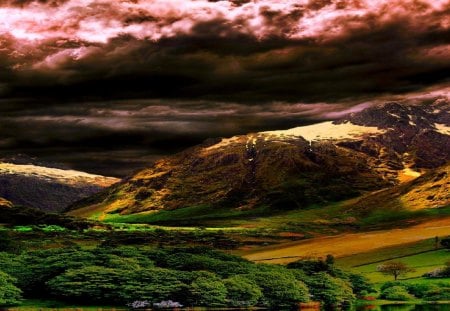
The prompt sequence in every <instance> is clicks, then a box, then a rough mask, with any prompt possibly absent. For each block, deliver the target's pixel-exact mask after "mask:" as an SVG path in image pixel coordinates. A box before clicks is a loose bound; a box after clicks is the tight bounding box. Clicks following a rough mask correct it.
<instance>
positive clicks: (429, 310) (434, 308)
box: [356, 304, 450, 311]
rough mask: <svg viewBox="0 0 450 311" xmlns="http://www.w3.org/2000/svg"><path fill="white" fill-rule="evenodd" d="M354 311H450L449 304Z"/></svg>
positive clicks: (371, 308)
mask: <svg viewBox="0 0 450 311" xmlns="http://www.w3.org/2000/svg"><path fill="white" fill-rule="evenodd" d="M356 311H450V304H426V305H384V306H370V305H369V306H361V307H358V308H357V309H356Z"/></svg>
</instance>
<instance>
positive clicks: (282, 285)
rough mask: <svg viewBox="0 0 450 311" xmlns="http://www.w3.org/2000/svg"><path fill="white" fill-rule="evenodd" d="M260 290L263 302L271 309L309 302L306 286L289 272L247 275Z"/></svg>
mask: <svg viewBox="0 0 450 311" xmlns="http://www.w3.org/2000/svg"><path fill="white" fill-rule="evenodd" d="M246 277H248V278H249V279H253V280H254V281H255V282H256V284H257V285H258V286H259V287H260V288H261V289H262V292H263V302H264V303H265V304H266V305H268V306H271V307H290V306H294V305H297V304H298V303H299V302H306V301H308V300H309V292H308V288H307V287H306V285H305V284H304V283H303V282H301V281H298V280H297V279H296V278H295V277H294V275H293V274H292V273H290V271H289V270H286V269H276V270H275V269H274V270H273V271H263V272H255V273H252V274H251V275H247V276H246Z"/></svg>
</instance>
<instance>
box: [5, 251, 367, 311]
mask: <svg viewBox="0 0 450 311" xmlns="http://www.w3.org/2000/svg"><path fill="white" fill-rule="evenodd" d="M331 259H332V258H331ZM331 259H330V258H328V260H326V261H316V260H310V261H301V262H297V263H293V264H290V265H288V266H287V267H284V266H278V265H267V264H255V263H252V262H249V261H247V260H245V259H242V258H240V257H236V256H233V255H229V254H226V253H223V252H219V251H216V250H213V249H210V248H205V247H190V248H149V249H143V248H135V247H130V246H117V247H98V248H95V249H82V248H79V247H70V248H59V249H47V250H36V251H29V252H24V253H22V254H20V255H17V254H11V253H7V252H1V253H0V271H2V272H0V304H16V303H18V302H19V300H20V297H24V298H39V299H57V300H63V301H67V302H70V303H78V304H80V303H83V304H105V305H117V306H119V305H125V304H128V303H131V302H134V301H149V302H150V303H158V302H161V301H165V300H172V301H177V302H179V303H181V304H183V305H185V306H209V307H214V306H233V307H243V306H266V307H276V308H280V307H290V306H295V305H298V303H299V302H307V301H310V300H313V301H320V302H322V303H323V304H324V305H326V306H338V305H340V306H348V305H351V304H352V302H353V300H354V299H355V297H356V296H360V295H365V294H367V292H368V291H371V290H372V288H371V287H370V285H369V283H368V282H367V281H366V280H365V279H364V278H362V277H361V276H359V275H355V274H349V273H346V272H343V271H341V270H339V269H337V268H336V267H335V266H334V264H333V261H332V260H331ZM2 293H3V296H4V297H2ZM4 293H8V294H6V295H5V294H4Z"/></svg>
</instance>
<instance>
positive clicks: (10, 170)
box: [0, 163, 119, 187]
mask: <svg viewBox="0 0 450 311" xmlns="http://www.w3.org/2000/svg"><path fill="white" fill-rule="evenodd" d="M0 174H2V175H3V174H10V175H22V176H30V177H38V178H42V179H45V180H49V181H58V182H61V183H64V184H68V185H74V184H94V185H98V186H101V187H107V186H110V185H112V184H114V183H116V182H118V181H119V179H117V178H113V177H105V176H101V175H94V174H89V173H85V172H80V171H75V170H63V169H58V168H48V167H43V166H36V165H32V164H13V163H0Z"/></svg>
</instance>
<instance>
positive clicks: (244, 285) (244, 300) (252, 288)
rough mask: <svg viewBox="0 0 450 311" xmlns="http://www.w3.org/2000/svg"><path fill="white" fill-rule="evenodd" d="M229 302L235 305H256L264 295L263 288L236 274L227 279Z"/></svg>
mask: <svg viewBox="0 0 450 311" xmlns="http://www.w3.org/2000/svg"><path fill="white" fill-rule="evenodd" d="M223 282H224V284H225V286H226V288H227V293H228V294H227V300H228V304H229V305H231V306H233V307H249V306H254V305H256V303H257V302H258V300H259V299H260V298H261V296H262V292H261V289H260V288H259V287H258V285H256V283H255V282H253V281H251V280H249V279H248V278H246V277H244V276H241V275H235V276H233V277H230V278H228V279H225V280H224V281H223Z"/></svg>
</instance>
